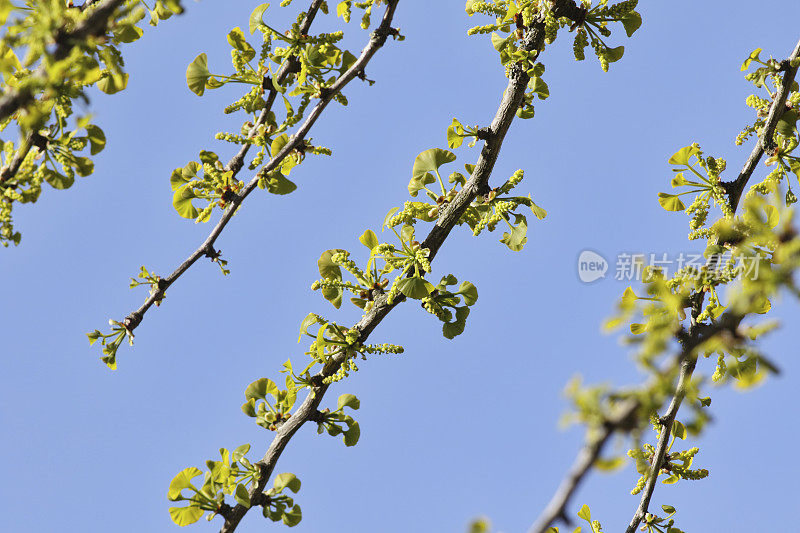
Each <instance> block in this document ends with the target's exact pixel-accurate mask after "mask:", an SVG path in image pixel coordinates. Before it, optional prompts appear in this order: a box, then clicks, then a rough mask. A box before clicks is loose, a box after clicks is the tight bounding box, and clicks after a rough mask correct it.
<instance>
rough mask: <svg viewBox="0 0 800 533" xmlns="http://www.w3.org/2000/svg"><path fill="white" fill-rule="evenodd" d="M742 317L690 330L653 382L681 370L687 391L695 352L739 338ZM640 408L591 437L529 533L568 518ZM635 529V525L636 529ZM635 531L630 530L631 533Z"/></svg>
mask: <svg viewBox="0 0 800 533" xmlns="http://www.w3.org/2000/svg"><path fill="white" fill-rule="evenodd" d="M742 318H743V317H742V316H741V315H737V314H733V313H726V314H723V315H722V316H721V317H720V319H719V320H718V321H717V322H716V323H714V324H710V325H705V324H697V325H695V326H693V329H694V331H691V329H690V332H689V334H688V335H687V336H686V337H685V338H683V340H682V341H681V347H682V349H681V351H680V352H679V353H678V354H676V355H675V357H674V358H673V359H672V362H671V363H670V364H669V365H668V366H667V367H666V368H664V369H663V370H661V371H660V372H659V374H658V377H656V378H654V379H653V381H654V382H655V381H657V380H658V379H659V378H664V377H666V376H669V375H671V374H673V372H675V369H676V368H680V376H679V378H678V390H680V391H685V385H686V383H688V380H689V379H690V377H691V370H693V369H694V365H695V362H696V361H697V357H696V354H695V353H694V352H695V350H696V349H697V347H698V346H700V345H701V344H703V343H704V342H706V341H708V340H709V339H711V338H712V337H714V336H715V335H719V334H720V333H722V332H730V333H731V334H733V335H736V330H737V328H738V327H739V324H740V323H741V321H742ZM684 332H685V330H684ZM645 388H647V387H645ZM677 396H678V395H676V397H677ZM682 400H683V394H681V395H680V399H679V400H677V401H676V399H675V398H673V399H672V402H671V403H670V407H669V409H668V411H667V415H665V417H664V418H662V423H663V424H664V425H663V427H662V431H661V434H660V438H659V448H658V449H657V451H656V455H658V453H659V450H660V451H661V455H660V459H658V460H656V461H655V462H654V463H653V465H660V464H661V463H662V462H663V461H664V454H666V445H665V446H664V449H663V450H662V449H661V446H660V445H661V437H663V436H664V435H666V439H667V440H668V438H669V430H670V429H671V428H672V422H673V421H674V420H675V415H676V414H677V412H678V407H680V402H681V401H682ZM641 406H642V405H641V402H640V401H639V400H636V399H634V398H631V399H630V400H628V401H627V402H626V403H624V404H622V405H621V406H620V407H619V408H618V410H617V413H615V414H614V415H613V416H612V417H610V418H609V419H608V420H606V421H605V424H603V426H602V428H600V429H599V433H597V434H595V435H594V436H593V437H592V438H590V439H589V441H588V442H587V443H586V444H585V445H584V447H583V448H582V449H581V451H580V452H579V453H578V456H577V457H576V458H575V462H574V463H573V465H572V467H571V468H570V470H569V472H568V473H567V475H566V476H565V478H564V480H563V481H562V482H561V484H560V485H559V487H558V489H557V490H556V492H555V494H554V495H553V497H552V498H551V500H550V502H549V503H548V504H547V506H546V507H545V509H544V511H542V514H541V515H539V518H537V519H536V522H535V523H534V524H533V526H531V528H530V530H528V533H545V532H546V531H547V530H548V528H549V527H550V526H551V525H552V524H553V523H554V522H556V521H557V520H559V519H564V518H565V517H566V507H567V505H568V504H569V501H570V499H571V498H572V496H573V495H574V494H575V491H576V490H577V489H578V487H579V486H580V484H581V483H582V482H583V481H584V479H585V478H586V475H587V474H588V473H589V472H590V471H591V467H592V466H593V465H594V463H595V461H596V460H597V458H598V457H599V456H600V454H601V453H602V451H603V448H604V447H605V445H606V443H607V442H608V439H609V438H610V437H611V436H612V435H613V434H614V433H615V432H617V431H630V430H631V429H633V428H635V427H636V423H637V421H636V419H635V418H634V417H635V415H636V412H637V411H638V410H639V408H640V407H641ZM659 468H660V467H659ZM653 470H655V475H653ZM653 470H651V473H650V476H651V477H649V478H648V485H647V487H646V488H645V493H647V488H650V492H649V494H650V495H652V486H651V485H654V484H655V481H656V479H657V477H658V469H655V466H654V468H653ZM651 481H652V483H651ZM642 501H644V495H643V496H642ZM649 501H650V496H647V503H646V504H645V507H644V512H643V513H642V516H644V513H646V512H647V504H649ZM640 509H641V505H640ZM638 512H639V510H637V515H638ZM640 520H641V517H640ZM565 521H566V520H565ZM638 523H639V522H638V521H637V522H636V525H638ZM635 529H636V526H634V528H633V530H635ZM633 530H631V529H630V528H629V529H628V532H630V531H633Z"/></svg>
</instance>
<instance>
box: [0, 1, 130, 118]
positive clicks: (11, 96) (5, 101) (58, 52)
mask: <svg viewBox="0 0 800 533" xmlns="http://www.w3.org/2000/svg"><path fill="white" fill-rule="evenodd" d="M123 3H125V0H103V1H102V2H100V3H98V4H97V7H95V8H94V9H93V10H92V12H91V13H90V14H89V16H88V17H86V18H85V19H83V20H82V21H81V22H80V23H79V24H78V25H77V26H75V28H73V29H72V30H69V31H61V30H59V31H58V32H56V34H55V35H53V40H54V41H55V43H56V47H55V49H54V50H53V55H52V57H53V59H54V60H55V61H61V60H62V59H64V58H66V57H67V56H68V55H69V54H70V52H72V49H73V48H75V44H76V42H77V41H81V40H83V39H86V38H87V37H89V36H98V35H103V34H104V33H105V32H106V31H107V30H108V26H109V22H110V21H111V18H112V17H113V15H114V12H115V11H116V10H117V8H118V7H120V6H121V5H122V4H123ZM29 78H37V79H39V80H46V79H47V71H46V69H45V65H44V62H43V63H42V65H40V66H39V68H38V69H37V70H36V72H35V73H33V74H31V76H29ZM33 99H34V94H33V91H32V89H31V87H30V86H27V85H26V86H25V87H23V88H22V89H12V90H10V91H8V92H6V93H5V94H4V95H3V96H2V97H0V121H3V120H5V119H6V118H8V117H10V116H11V115H13V114H14V113H15V112H16V111H17V110H19V109H20V108H21V107H23V106H25V105H27V104H28V103H30V102H31V101H33Z"/></svg>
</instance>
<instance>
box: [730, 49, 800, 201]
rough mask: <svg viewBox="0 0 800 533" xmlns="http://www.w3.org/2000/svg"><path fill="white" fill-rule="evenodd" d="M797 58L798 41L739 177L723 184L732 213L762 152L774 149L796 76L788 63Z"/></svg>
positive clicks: (799, 53) (799, 55) (798, 56)
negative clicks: (777, 128)
mask: <svg viewBox="0 0 800 533" xmlns="http://www.w3.org/2000/svg"><path fill="white" fill-rule="evenodd" d="M797 58H800V41H798V42H797V45H795V47H794V51H792V53H791V55H790V56H789V58H788V59H787V60H785V62H784V64H785V65H786V71H785V74H784V75H783V83H781V86H780V87H779V88H778V92H777V94H776V95H775V98H774V99H773V101H772V105H771V106H770V108H769V114H768V115H767V121H766V124H764V129H763V133H762V135H761V137H760V138H759V139H757V140H756V145H755V147H754V148H753V151H752V152H751V153H750V157H748V158H747V161H746V162H745V164H744V167H743V168H742V171H741V172H740V173H739V176H738V177H737V178H736V179H735V180H733V181H730V182H726V183H724V184H723V187H725V191H726V192H727V193H728V199H729V201H730V205H731V210H733V211H736V208H737V207H738V205H739V200H740V199H741V197H742V192H743V191H744V188H745V186H746V185H747V182H748V181H750V176H752V175H753V171H755V169H756V165H758V162H759V161H760V160H761V156H762V155H764V151H767V152H770V151H772V150H774V149H775V148H776V146H775V140H774V137H775V128H776V126H777V125H778V120H780V118H781V116H782V115H783V113H784V111H786V98H787V97H788V96H789V92H790V88H791V86H792V82H793V81H794V78H795V76H796V75H797V67H793V66H791V64H790V61H792V60H793V59H797Z"/></svg>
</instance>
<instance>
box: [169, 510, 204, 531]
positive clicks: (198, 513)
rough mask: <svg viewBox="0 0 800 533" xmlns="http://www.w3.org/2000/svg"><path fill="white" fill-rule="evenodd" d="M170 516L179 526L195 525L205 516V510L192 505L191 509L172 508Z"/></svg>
mask: <svg viewBox="0 0 800 533" xmlns="http://www.w3.org/2000/svg"><path fill="white" fill-rule="evenodd" d="M169 516H170V518H172V521H173V522H175V523H176V524H177V525H179V526H188V525H190V524H194V523H195V522H197V521H198V520H200V517H202V516H203V510H202V509H201V508H199V507H195V506H193V505H190V506H189V507H170V508H169Z"/></svg>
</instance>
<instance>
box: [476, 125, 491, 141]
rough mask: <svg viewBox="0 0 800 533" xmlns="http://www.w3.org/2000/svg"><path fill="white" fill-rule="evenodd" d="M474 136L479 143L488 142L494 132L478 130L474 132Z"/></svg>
mask: <svg viewBox="0 0 800 533" xmlns="http://www.w3.org/2000/svg"><path fill="white" fill-rule="evenodd" d="M475 136H476V137H477V138H478V139H479V140H481V141H489V140H491V139H492V138H493V137H494V132H493V131H492V129H491V128H480V129H479V130H478V131H476V132H475Z"/></svg>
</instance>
